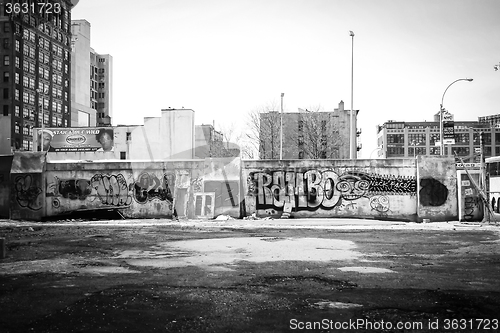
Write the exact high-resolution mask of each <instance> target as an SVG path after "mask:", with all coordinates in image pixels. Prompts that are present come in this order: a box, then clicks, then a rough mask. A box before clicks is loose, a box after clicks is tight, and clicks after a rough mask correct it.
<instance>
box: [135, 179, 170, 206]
mask: <svg viewBox="0 0 500 333" xmlns="http://www.w3.org/2000/svg"><path fill="white" fill-rule="evenodd" d="M174 179H175V176H174V175H173V174H163V176H162V177H161V179H160V178H158V177H157V176H156V175H155V174H152V173H147V172H145V173H142V174H141V175H140V176H139V178H138V179H137V181H136V182H135V183H134V184H133V187H132V191H133V194H134V198H135V200H136V201H137V202H138V203H141V204H143V203H146V202H148V201H151V200H154V199H157V200H160V201H169V202H170V203H172V201H173V195H172V192H171V190H170V185H171V184H174Z"/></svg>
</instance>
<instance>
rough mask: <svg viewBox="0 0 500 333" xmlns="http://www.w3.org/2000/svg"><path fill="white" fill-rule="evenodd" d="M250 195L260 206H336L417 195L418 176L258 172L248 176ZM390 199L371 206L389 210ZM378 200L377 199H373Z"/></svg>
mask: <svg viewBox="0 0 500 333" xmlns="http://www.w3.org/2000/svg"><path fill="white" fill-rule="evenodd" d="M247 184H248V195H251V196H255V197H256V205H257V208H258V209H265V208H272V207H273V208H281V207H283V206H284V204H285V203H291V204H292V206H293V207H294V208H295V209H296V210H302V209H306V210H315V209H319V208H322V209H333V208H334V207H340V206H341V205H342V200H344V201H355V200H358V199H360V198H363V197H364V198H370V197H371V196H372V195H379V198H380V195H415V194H416V187H417V186H416V179H415V177H402V176H383V175H376V174H367V173H364V172H345V173H344V174H342V175H340V176H339V175H338V173H337V172H335V171H332V170H326V171H318V170H309V171H307V172H304V173H301V172H287V171H274V172H269V173H268V172H255V173H252V174H250V175H249V177H248V178H247ZM386 199H387V203H386V202H385V199H382V203H376V202H375V201H373V203H372V208H373V207H376V208H373V209H378V210H379V211H382V212H383V211H388V209H389V208H388V201H389V200H388V198H387V197H386ZM374 200H375V199H374Z"/></svg>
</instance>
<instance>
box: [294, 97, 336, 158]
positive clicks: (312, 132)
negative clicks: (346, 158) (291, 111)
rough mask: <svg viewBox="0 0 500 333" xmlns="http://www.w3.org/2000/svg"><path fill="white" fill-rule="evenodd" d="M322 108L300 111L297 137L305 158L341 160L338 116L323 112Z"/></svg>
mask: <svg viewBox="0 0 500 333" xmlns="http://www.w3.org/2000/svg"><path fill="white" fill-rule="evenodd" d="M321 109H322V108H321V106H316V107H313V108H311V109H305V110H304V109H299V117H298V126H297V137H298V142H299V151H302V152H303V155H304V158H308V159H325V158H339V146H340V145H341V144H343V143H342V142H341V140H340V135H339V129H338V121H337V119H338V116H337V115H335V113H334V112H323V111H322V110H321Z"/></svg>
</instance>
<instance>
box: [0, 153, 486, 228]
mask: <svg viewBox="0 0 500 333" xmlns="http://www.w3.org/2000/svg"><path fill="white" fill-rule="evenodd" d="M45 154H47V153H16V154H15V155H14V159H13V161H12V169H11V174H10V178H9V179H10V184H9V186H10V194H9V196H10V217H11V218H13V219H32V220H40V219H42V218H44V217H54V216H59V215H65V214H68V213H71V212H78V211H99V210H119V211H120V212H121V214H123V215H124V216H125V217H129V218H160V217H166V218H170V217H172V215H173V212H174V208H175V210H176V211H177V214H178V215H179V216H180V217H183V216H185V217H188V218H194V217H206V218H213V217H216V216H218V215H230V216H232V217H235V218H237V217H242V216H250V215H252V214H256V215H258V216H273V217H281V216H282V215H283V213H284V212H287V213H288V212H289V213H290V214H291V216H292V217H297V218H304V217H344V218H345V217H352V218H373V219H382V220H383V219H396V220H406V221H422V220H423V219H430V220H431V221H447V220H456V219H458V216H459V210H458V193H459V192H457V175H458V176H459V177H461V176H460V174H457V171H456V169H455V163H454V160H453V159H451V158H439V157H436V158H419V159H418V160H417V159H390V160H356V161H351V160H283V161H277V160H259V161H241V160H240V159H239V158H214V159H204V160H201V159H198V160H163V161H156V162H140V161H119V160H107V161H91V160H80V161H73V162H71V161H57V160H51V159H49V160H46V155H45ZM47 156H48V155H47ZM466 185H467V184H465V183H463V182H461V183H460V186H461V187H460V190H459V191H463V192H464V196H462V197H460V200H462V198H463V203H462V204H463V206H462V205H461V206H460V207H461V208H460V211H461V212H462V210H463V214H461V216H466V215H467V218H465V217H464V219H466V220H477V219H479V215H477V214H476V213H474V214H476V215H477V216H476V215H474V214H471V213H470V208H471V207H470V202H469V201H470V200H469V201H467V199H466V198H467V196H468V195H470V193H469V192H470V191H466V190H467V186H466ZM2 186H3V187H2ZM2 189H3V192H2ZM7 190H8V189H6V186H5V185H2V183H0V201H1V200H2V197H3V198H4V197H5V195H3V194H2V193H4V192H5V191H7ZM460 193H461V192H460ZM3 200H4V201H5V198H4V199H3ZM480 206H481V205H480V203H479V206H478V207H477V210H474V212H481V210H480ZM3 210H5V208H3ZM96 214H98V213H96ZM469 215H470V216H469ZM469 217H470V218H469Z"/></svg>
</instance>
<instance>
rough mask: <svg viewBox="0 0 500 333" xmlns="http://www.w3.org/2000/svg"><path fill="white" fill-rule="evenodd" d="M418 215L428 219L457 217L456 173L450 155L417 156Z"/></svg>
mask: <svg viewBox="0 0 500 333" xmlns="http://www.w3.org/2000/svg"><path fill="white" fill-rule="evenodd" d="M417 188H418V202H419V205H418V212H417V213H418V217H419V219H429V220H430V221H452V220H457V219H458V205H457V175H456V167H455V159H454V158H452V157H433V158H425V157H424V158H423V157H422V156H419V157H418V168H417Z"/></svg>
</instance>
